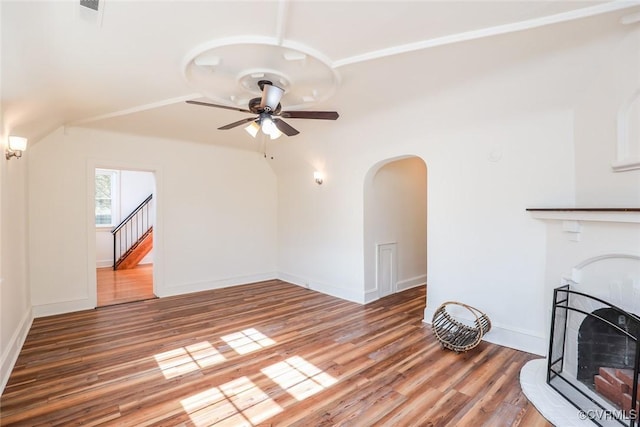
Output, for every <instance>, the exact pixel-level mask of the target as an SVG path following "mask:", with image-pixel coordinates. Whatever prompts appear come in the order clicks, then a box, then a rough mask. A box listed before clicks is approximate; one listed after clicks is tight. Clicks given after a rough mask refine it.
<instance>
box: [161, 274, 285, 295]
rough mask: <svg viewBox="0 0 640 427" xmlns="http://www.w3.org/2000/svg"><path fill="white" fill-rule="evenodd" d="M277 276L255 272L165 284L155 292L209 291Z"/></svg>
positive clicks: (182, 293)
mask: <svg viewBox="0 0 640 427" xmlns="http://www.w3.org/2000/svg"><path fill="white" fill-rule="evenodd" d="M276 278H277V273H276V272H265V273H256V274H250V275H246V276H235V277H227V278H224V279H214V280H206V281H201V282H193V283H182V284H177V285H172V286H171V285H168V286H165V287H164V288H163V289H162V291H161V292H159V293H156V295H157V296H158V297H161V298H162V297H168V296H174V295H184V294H190V293H193V292H201V291H209V290H212V289H220V288H226V287H228V286H237V285H247V284H250V283H256V282H264V281H265V280H273V279H276Z"/></svg>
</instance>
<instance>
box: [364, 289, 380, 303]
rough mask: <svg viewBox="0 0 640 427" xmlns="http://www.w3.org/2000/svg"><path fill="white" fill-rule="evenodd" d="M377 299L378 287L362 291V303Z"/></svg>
mask: <svg viewBox="0 0 640 427" xmlns="http://www.w3.org/2000/svg"><path fill="white" fill-rule="evenodd" d="M377 299H379V297H378V288H375V289H373V290H368V291H364V303H365V304H369V303H370V302H373V301H375V300H377Z"/></svg>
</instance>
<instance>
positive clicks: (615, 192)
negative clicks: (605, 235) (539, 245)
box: [575, 24, 640, 207]
mask: <svg viewBox="0 0 640 427" xmlns="http://www.w3.org/2000/svg"><path fill="white" fill-rule="evenodd" d="M626 29H629V31H628V32H620V33H614V34H610V35H608V37H606V38H602V39H600V40H598V41H597V42H596V43H594V44H593V48H592V51H591V54H592V64H594V66H591V67H585V68H584V70H583V71H582V73H583V75H584V76H585V77H586V78H587V79H588V80H587V81H588V82H589V84H585V85H584V87H583V93H582V96H581V99H580V102H579V103H577V104H576V108H575V133H576V178H577V179H576V187H577V188H576V190H577V191H576V202H577V204H578V205H580V206H623V207H627V206H639V205H640V169H635V170H632V171H627V172H618V173H614V172H612V169H611V166H612V164H614V163H615V162H616V160H617V158H618V152H617V150H618V147H617V145H618V144H617V140H618V133H617V125H618V123H617V118H618V113H619V110H620V109H621V107H623V106H624V105H625V104H626V103H627V102H628V101H629V100H630V99H631V98H632V97H633V95H634V94H635V93H637V92H638V91H640V26H638V25H637V24H636V25H635V28H634V26H632V25H630V26H627V27H626ZM596 64H597V65H596ZM633 112H636V115H635V116H632V117H630V120H635V123H630V124H629V125H630V126H629V127H630V130H631V133H632V134H631V136H632V137H635V138H640V134H637V133H634V129H638V128H640V115H637V110H634V111H632V113H633ZM638 147H640V139H636V140H635V141H633V140H632V141H630V147H629V151H630V153H629V154H630V155H634V158H633V159H632V160H634V161H635V162H638V163H640V157H638V153H640V152H639V151H638Z"/></svg>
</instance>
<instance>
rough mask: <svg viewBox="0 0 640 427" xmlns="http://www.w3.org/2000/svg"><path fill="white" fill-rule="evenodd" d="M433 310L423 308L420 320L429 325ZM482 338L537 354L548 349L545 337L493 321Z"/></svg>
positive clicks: (543, 354) (540, 354)
mask: <svg viewBox="0 0 640 427" xmlns="http://www.w3.org/2000/svg"><path fill="white" fill-rule="evenodd" d="M434 312H435V310H434V309H432V308H429V307H427V308H425V309H424V319H423V320H422V321H423V322H424V323H426V324H429V325H430V324H431V320H432V319H433V314H434ZM466 320H471V319H466ZM483 340H485V341H487V342H490V343H492V344H498V345H501V346H503V347H509V348H514V349H516V350H520V351H526V352H527V353H533V354H537V355H538V356H545V355H546V353H547V350H548V348H547V345H548V342H547V338H545V337H544V336H540V335H537V334H535V333H533V332H531V331H525V330H520V329H514V328H509V327H506V326H504V325H501V324H499V323H498V324H496V323H495V322H492V323H491V330H490V331H489V333H487V335H485V336H484V338H483Z"/></svg>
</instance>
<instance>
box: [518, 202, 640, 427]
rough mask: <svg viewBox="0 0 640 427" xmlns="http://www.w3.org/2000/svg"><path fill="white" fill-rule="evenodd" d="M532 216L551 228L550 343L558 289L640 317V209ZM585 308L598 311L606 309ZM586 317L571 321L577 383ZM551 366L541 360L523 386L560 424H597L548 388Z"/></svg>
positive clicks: (572, 371)
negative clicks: (580, 332) (580, 335)
mask: <svg viewBox="0 0 640 427" xmlns="http://www.w3.org/2000/svg"><path fill="white" fill-rule="evenodd" d="M530 213H531V215H532V216H533V217H534V218H537V219H541V220H544V221H545V222H546V225H547V227H546V230H547V234H546V238H547V245H546V246H547V255H546V273H545V307H547V313H546V314H547V328H546V330H547V340H548V334H549V331H550V324H551V310H552V299H553V289H555V288H556V287H558V286H562V285H567V284H568V285H570V287H571V289H572V290H575V291H579V292H584V293H586V294H589V295H592V296H594V297H597V298H600V299H602V300H604V301H607V302H609V303H610V304H613V305H615V306H618V307H619V308H621V309H623V310H625V311H628V312H631V313H635V314H640V209H638V208H628V209H624V208H603V209H596V208H589V209H577V208H576V209H540V210H536V209H531V210H530ZM580 308H581V309H582V310H584V311H586V312H593V311H594V310H597V309H598V308H601V306H599V305H598V304H590V306H589V307H586V306H585V307H582V306H581V307H580ZM584 317H585V316H584V315H581V314H579V313H571V314H570V315H569V317H568V322H567V338H566V343H567V344H566V347H565V354H566V359H565V366H564V372H565V374H567V375H568V376H571V377H573V378H575V377H576V374H577V363H576V362H577V337H578V330H579V327H580V324H581V323H582V320H583V319H584ZM546 365H547V361H546V360H541V359H538V360H534V361H531V362H529V363H528V364H527V365H525V367H524V368H523V369H522V371H521V374H520V383H521V386H522V389H523V392H524V394H525V395H526V396H527V398H528V399H529V400H530V401H531V402H532V403H533V404H534V406H536V408H538V410H539V411H540V413H541V414H542V415H543V416H545V417H546V418H547V419H548V420H549V421H550V422H551V423H553V424H554V425H562V426H573V425H575V426H582V425H593V424H592V423H591V422H590V421H584V420H581V419H580V416H579V413H578V410H577V409H576V408H575V407H573V406H572V405H571V403H569V402H568V401H566V400H564V398H562V397H561V396H560V395H559V394H558V393H557V392H556V391H555V390H553V389H552V388H551V387H550V386H548V385H547V384H546ZM612 409H613V408H612Z"/></svg>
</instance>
